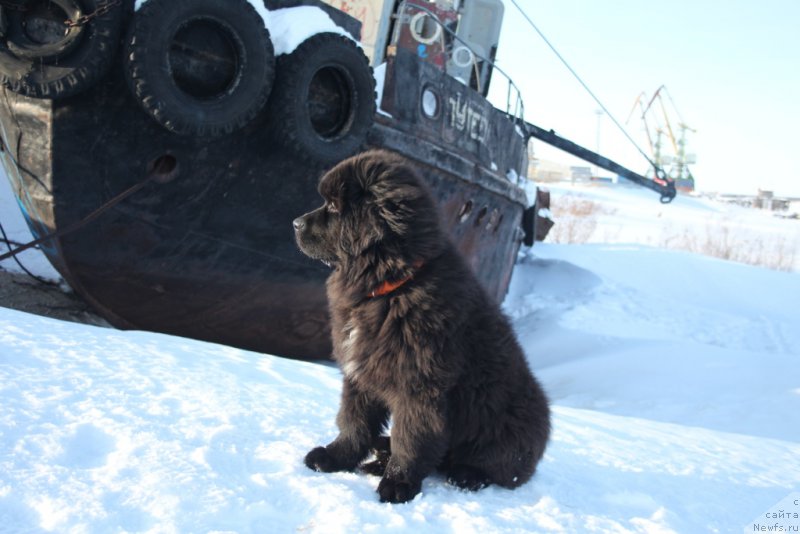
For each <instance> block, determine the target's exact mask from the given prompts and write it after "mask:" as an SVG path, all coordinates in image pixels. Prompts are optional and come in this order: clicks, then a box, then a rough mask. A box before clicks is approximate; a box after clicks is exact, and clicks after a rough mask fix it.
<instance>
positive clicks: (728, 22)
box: [493, 0, 800, 196]
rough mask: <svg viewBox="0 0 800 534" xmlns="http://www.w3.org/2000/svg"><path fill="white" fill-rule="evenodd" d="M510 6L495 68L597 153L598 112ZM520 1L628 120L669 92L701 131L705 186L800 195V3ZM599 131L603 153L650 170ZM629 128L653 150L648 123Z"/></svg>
mask: <svg viewBox="0 0 800 534" xmlns="http://www.w3.org/2000/svg"><path fill="white" fill-rule="evenodd" d="M504 1H505V3H506V11H505V22H504V27H503V34H502V36H501V41H500V48H499V52H498V64H499V65H500V66H501V68H503V69H504V70H505V71H507V72H508V73H509V74H510V75H511V77H512V78H513V79H514V81H515V83H516V84H517V85H518V86H520V87H521V88H522V91H523V98H524V101H525V106H526V118H527V120H529V121H530V122H533V123H534V124H537V125H539V126H542V127H545V128H548V129H550V128H552V129H554V130H555V131H556V132H558V133H560V134H561V135H563V136H565V137H567V138H568V139H571V140H573V141H575V142H577V143H580V144H583V145H585V146H586V147H587V148H592V149H594V148H595V145H596V137H597V115H596V113H595V110H597V109H598V106H597V105H596V104H595V103H594V101H593V100H592V99H591V97H590V96H589V95H588V94H587V93H586V92H585V91H584V89H583V88H582V87H581V86H580V85H579V83H578V82H577V81H576V80H575V79H574V78H573V77H572V75H571V74H570V73H569V71H567V69H566V68H565V67H563V65H562V64H561V63H560V61H559V60H558V59H557V58H556V56H555V55H554V54H553V53H552V52H551V51H550V49H549V48H548V47H547V45H546V44H545V43H544V41H542V39H541V38H540V37H539V36H538V35H537V34H536V33H535V32H534V31H533V29H532V28H531V27H530V26H529V25H528V24H527V22H525V20H524V19H523V17H522V16H521V15H520V14H519V12H518V11H517V9H516V7H514V6H513V5H512V4H511V3H510V2H509V1H508V0H504ZM517 2H518V3H519V5H520V6H521V7H522V8H523V9H524V10H525V11H526V13H527V14H528V16H529V17H530V18H531V19H532V20H533V21H534V23H536V25H537V26H538V27H539V29H540V30H541V31H542V32H543V33H544V34H545V36H547V38H548V39H549V40H550V41H551V43H553V45H554V46H555V47H556V49H558V51H559V52H560V53H561V55H562V56H564V58H565V59H566V60H567V61H568V62H569V63H570V64H571V66H572V67H573V69H575V70H576V71H577V73H578V74H579V75H580V76H581V77H582V78H583V80H584V81H585V82H586V83H587V85H588V86H589V87H590V88H591V89H592V90H593V91H594V93H595V94H596V95H597V96H598V97H599V98H600V100H601V101H602V102H603V103H604V104H605V106H606V107H607V108H608V109H609V111H610V112H611V113H612V114H613V115H614V116H615V117H616V118H617V120H619V121H620V122H622V123H624V121H625V119H626V118H627V116H628V114H629V113H630V110H631V108H632V106H633V104H634V101H635V100H636V97H637V95H638V94H639V93H640V92H641V91H645V92H646V93H647V94H648V95H652V94H653V92H654V91H655V90H656V89H657V88H658V87H659V86H660V85H661V84H665V85H666V86H667V88H668V90H669V93H670V94H671V95H672V97H673V99H674V101H675V104H676V106H677V108H678V110H679V111H680V113H681V115H682V117H683V119H684V120H685V121H686V123H687V124H688V125H689V126H691V127H693V128H695V129H697V133H695V134H690V137H689V138H688V151H689V152H693V153H696V154H697V164H696V165H695V166H694V167H693V170H694V175H695V178H696V180H697V186H698V189H700V190H706V191H722V192H740V193H755V192H756V191H757V189H758V188H762V189H771V190H774V191H775V192H776V194H779V195H791V196H800V170H799V169H800V161H798V157H797V156H798V154H800V146H798V145H800V135H799V134H798V130H800V1H798V0H794V1H790V0H761V1H760V2H754V1H742V0H734V1H712V0H695V1H689V0H673V1H671V2H650V1H645V0H606V1H601V0H546V1H545V0H541V1H540V0H517ZM496 81H499V80H496ZM493 84H494V86H493V89H494V90H495V91H496V90H497V89H501V87H500V86H502V84H497V83H495V82H493ZM499 92H500V93H502V94H503V98H502V100H503V101H504V95H505V92H504V91H499ZM493 99H494V101H495V104H496V105H498V106H499V105H500V102H499V101H498V98H497V95H496V93H493ZM675 121H676V122H677V119H675ZM601 125H602V126H601V135H600V151H601V153H603V154H604V155H606V156H608V157H610V158H612V159H615V160H618V161H619V162H620V163H623V164H627V165H629V166H631V168H633V169H634V170H637V171H639V172H643V171H644V170H645V169H646V167H647V163H646V161H644V159H643V158H642V156H640V155H639V154H638V152H636V151H635V149H633V148H632V147H631V146H630V143H629V142H628V141H627V140H626V139H625V138H624V137H623V135H622V134H621V133H619V132H618V130H617V129H616V128H615V127H614V126H613V125H612V123H611V121H610V120H609V119H608V118H606V117H603V118H602V121H601ZM673 126H674V125H673ZM628 130H629V132H630V133H631V135H632V136H633V137H634V138H635V139H636V140H637V141H639V144H640V146H642V148H644V149H645V150H647V142H646V138H645V136H644V130H643V127H642V125H641V121H634V120H633V119H632V120H631V122H630V123H629V125H628ZM536 149H537V153H538V155H540V156H541V157H542V158H546V159H555V160H559V159H563V160H564V161H565V162H570V161H571V160H570V159H569V158H568V157H566V156H562V154H563V153H561V152H558V151H551V150H548V149H547V147H546V146H545V145H543V144H542V143H537V144H536Z"/></svg>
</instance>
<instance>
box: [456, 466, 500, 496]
mask: <svg viewBox="0 0 800 534" xmlns="http://www.w3.org/2000/svg"><path fill="white" fill-rule="evenodd" d="M447 482H448V483H449V484H452V485H453V486H457V487H459V488H461V489H463V490H467V491H478V490H479V489H483V488H485V487H486V486H489V485H491V483H492V482H491V480H489V477H488V476H486V473H484V472H483V471H481V470H480V469H478V468H477V467H472V466H469V465H456V466H453V467H451V468H450V469H448V470H447Z"/></svg>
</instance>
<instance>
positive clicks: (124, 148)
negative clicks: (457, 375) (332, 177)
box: [0, 57, 526, 359]
mask: <svg viewBox="0 0 800 534" xmlns="http://www.w3.org/2000/svg"><path fill="white" fill-rule="evenodd" d="M403 61H406V62H409V63H408V65H404V66H403V65H399V64H395V62H392V64H391V65H390V66H389V73H388V76H387V82H386V83H387V88H386V89H387V90H386V92H385V93H384V101H383V106H382V107H383V110H384V111H383V113H380V114H379V115H378V116H377V117H376V121H375V124H374V125H373V127H372V129H371V130H370V132H369V135H368V137H367V146H368V147H380V148H386V149H389V150H394V151H396V152H399V153H401V154H403V155H405V156H407V157H409V158H410V159H411V160H412V161H413V162H414V163H415V164H416V165H417V166H418V168H419V169H420V172H421V173H422V175H423V176H424V177H425V178H426V179H427V181H428V182H429V183H430V184H431V187H432V189H433V191H434V193H435V195H436V197H437V198H438V200H439V203H440V206H441V208H442V217H443V224H444V225H445V226H446V227H447V228H449V229H450V233H451V235H452V237H453V239H454V241H455V242H456V244H457V246H458V247H459V248H460V249H461V251H462V252H463V253H464V254H465V256H466V257H467V259H468V261H469V262H470V264H471V265H472V266H473V268H474V270H475V271H476V273H477V274H478V277H479V279H480V281H481V283H482V284H483V285H484V287H485V288H486V290H487V291H488V292H489V294H490V295H492V296H493V297H495V298H496V299H498V300H501V299H502V297H503V296H504V294H505V292H506V290H507V287H508V283H509V280H510V276H511V270H512V268H513V264H514V260H515V257H516V253H517V250H518V248H519V245H520V240H521V235H520V229H519V227H520V222H521V220H522V214H523V210H524V209H525V207H526V206H525V204H526V200H525V195H524V194H523V193H522V191H521V190H520V189H519V188H517V187H516V186H515V185H514V184H512V183H510V182H509V181H508V180H507V179H506V178H505V176H504V174H501V171H498V170H493V169H492V166H495V167H497V164H496V163H495V160H497V159H498V158H501V159H502V158H506V159H508V160H509V161H511V162H513V166H511V165H512V164H511V163H509V162H507V161H502V166H501V167H498V169H499V168H503V169H504V170H507V168H513V169H515V170H518V169H521V168H522V165H523V164H524V147H523V144H522V142H521V141H518V140H514V141H513V143H511V144H512V145H514V143H516V145H514V146H515V147H516V148H515V149H514V150H512V151H511V155H510V156H509V155H508V154H509V150H508V145H509V142H510V141H509V140H508V139H501V137H502V136H503V135H507V134H506V133H502V132H501V133H498V132H494V133H492V132H483V133H482V134H481V135H480V136H478V138H476V136H475V132H474V131H472V132H470V131H468V130H467V131H465V130H464V129H463V128H461V130H459V124H458V123H457V122H456V121H455V120H454V119H452V117H451V118H448V117H449V116H448V115H447V113H443V114H442V116H441V118H440V120H439V122H435V121H430V122H431V124H423V122H424V121H422V122H421V119H417V120H409V117H408V116H405V115H409V114H411V113H412V111H413V110H416V109H417V108H418V107H419V106H418V104H417V103H416V102H406V100H405V99H407V98H406V96H404V95H403V94H401V92H399V91H397V90H396V89H395V88H396V87H400V86H401V85H403V84H408V83H414V84H417V85H415V87H419V86H421V85H420V81H421V79H424V78H426V77H427V78H430V79H431V80H433V79H435V80H436V83H437V84H438V85H437V87H438V88H439V89H440V90H441V91H442V94H443V95H444V100H443V102H445V103H446V102H447V99H448V98H450V99H452V100H453V102H455V103H454V104H453V106H452V110H451V111H452V112H453V113H457V112H459V110H460V109H464V108H463V107H461V98H462V95H461V93H463V92H464V91H461V90H460V89H459V88H458V87H449V86H448V85H447V84H449V83H455V84H456V85H457V82H454V81H448V80H449V79H446V77H443V76H440V75H439V74H437V72H434V71H432V70H426V69H429V68H430V67H429V66H427V65H421V66H420V65H417V66H414V62H413V61H412V59H411V58H403V57H400V58H398V59H397V60H396V62H403ZM400 66H402V67H403V69H402V70H401V69H400V68H399V67H400ZM121 72H122V69H121V68H117V67H116V66H115V67H114V68H112V69H111V71H110V73H109V74H108V75H107V76H106V77H105V78H104V79H103V80H101V81H100V83H98V84H96V85H95V86H94V87H92V88H90V89H89V90H87V91H85V92H82V93H80V94H78V95H75V96H72V97H68V98H65V99H61V100H56V101H53V100H48V99H33V98H28V97H25V96H21V95H19V94H16V93H14V92H11V91H9V90H6V89H2V95H0V125H2V136H3V153H2V157H3V161H4V164H5V167H6V171H7V175H8V177H9V179H10V181H11V184H12V187H13V190H14V192H15V193H16V195H17V196H18V199H19V203H20V206H21V208H22V210H23V213H24V215H25V217H26V219H27V221H28V224H29V226H30V228H31V231H32V232H33V234H34V235H35V236H37V237H38V236H43V235H46V234H48V233H50V232H54V231H58V230H60V229H64V228H66V227H68V226H70V225H72V224H74V223H76V222H78V221H81V220H82V219H84V218H85V217H86V216H87V215H88V214H90V213H92V212H93V211H94V210H96V209H97V208H98V207H99V206H102V205H103V204H104V203H106V202H108V201H109V200H111V199H113V198H114V197H115V196H117V195H118V194H120V193H121V192H123V191H125V190H127V189H128V188H131V187H133V186H135V185H136V184H138V183H140V182H142V181H144V180H146V179H147V177H148V176H149V173H150V171H151V170H152V168H153V166H154V164H155V162H157V161H159V159H160V158H162V159H163V158H165V157H168V158H171V161H173V162H174V163H175V165H176V168H175V170H174V172H173V173H170V176H169V177H168V179H165V180H158V181H149V182H148V183H147V184H146V185H144V187H142V188H141V189H140V190H139V191H137V192H136V193H135V194H133V195H131V196H130V197H129V198H127V199H126V200H124V201H123V202H121V203H119V204H117V205H115V206H114V207H112V208H110V209H107V210H105V211H103V213H102V214H101V215H100V216H99V217H97V218H96V219H94V220H92V221H91V222H90V223H87V224H85V225H82V226H80V227H79V228H78V229H76V230H74V231H72V232H70V233H68V234H66V235H62V236H60V237H57V238H54V239H51V240H48V241H47V242H45V243H44V245H43V246H42V251H43V252H44V253H45V254H46V256H47V257H48V259H49V260H50V262H51V263H52V264H53V265H54V266H55V268H56V269H57V270H58V271H59V272H60V273H61V275H62V276H63V277H64V279H65V280H66V281H67V283H68V284H69V285H70V286H71V287H72V288H73V289H74V290H75V291H76V292H77V293H78V294H80V295H81V296H82V297H83V298H85V299H86V300H87V301H88V302H89V303H90V304H91V305H92V306H93V307H94V308H95V309H96V310H97V311H98V312H99V313H100V314H101V315H102V316H103V317H105V318H106V319H107V320H108V321H109V322H110V323H111V324H113V325H114V326H116V327H119V328H123V329H142V330H149V331H157V332H165V333H169V334H174V335H179V336H185V337H190V338H195V339H201V340H207V341H213V342H217V343H223V344H226V345H231V346H235V347H240V348H244V349H249V350H255V351H260V352H268V353H274V354H280V355H285V356H289V357H295V358H303V359H314V358H325V357H328V356H329V354H330V332H329V326H328V313H327V303H326V297H325V292H324V280H325V279H326V277H327V275H328V274H329V271H328V269H327V268H326V267H325V266H323V265H322V264H320V263H315V262H313V261H311V260H309V259H308V258H306V257H305V256H303V255H302V254H301V253H300V252H299V250H298V249H297V246H296V244H295V243H294V235H293V232H292V226H291V222H292V220H293V219H294V218H296V217H297V216H298V215H300V214H302V213H305V212H307V211H309V210H311V209H312V208H314V207H315V206H317V205H318V204H319V202H320V198H319V196H318V193H317V191H316V184H317V181H318V179H319V177H320V176H321V174H322V173H323V172H324V171H325V167H324V166H321V165H317V164H314V163H313V158H299V157H298V156H296V155H294V154H293V153H288V152H287V151H286V150H284V149H282V148H281V147H280V146H279V145H276V143H275V142H274V140H273V136H271V135H270V132H269V131H268V128H266V127H265V121H264V120H257V121H255V122H253V123H251V124H250V125H248V126H247V127H245V128H244V129H243V130H241V131H239V132H236V133H235V134H232V135H230V136H223V137H221V138H218V139H211V140H209V139H204V138H198V137H187V136H181V135H176V134H173V133H171V132H169V131H167V130H166V129H164V128H163V127H161V126H160V125H159V124H157V123H156V122H155V121H153V120H152V118H150V117H149V116H148V115H147V114H146V113H144V112H143V111H142V109H141V108H140V107H139V106H138V105H137V103H136V101H135V100H134V99H133V97H132V96H131V95H130V93H129V91H128V90H127V87H126V84H125V80H124V79H123V76H122V74H121ZM404 77H405V78H404ZM453 91H455V92H459V91H461V92H459V93H458V95H459V96H458V102H456V100H455V99H453V98H452V97H453V95H454V94H455V93H453ZM448 95H449V96H448ZM418 96H419V95H418ZM463 98H465V102H466V100H468V98H469V95H465V96H464V97H463ZM475 102H479V100H477V99H476V100H475ZM484 102H485V101H484ZM412 108H413V110H412ZM475 113H478V112H477V111H476V112H475ZM491 113H492V112H490V111H485V112H484V114H485V115H486V116H487V118H488V119H491V118H492V117H491ZM409 116H410V115H409ZM453 117H456V115H453ZM497 117H499V112H498V115H497ZM451 119H452V120H451ZM498 120H499V119H498ZM503 120H505V119H503ZM448 121H449V122H448ZM506 122H507V121H506ZM448 132H450V133H449V134H448ZM490 133H491V134H492V136H493V137H492V139H491V140H489V143H490V144H494V145H496V146H495V150H494V153H493V152H492V150H487V148H486V145H487V136H488V135H489V134H490ZM501 134H502V135H501ZM448 135H449V137H450V139H446V138H447V137H448ZM481 136H482V137H483V138H480V137H481ZM503 144H505V145H506V146H505V147H504V148H502V150H501V147H502V146H503ZM517 145H519V146H517ZM489 160H491V161H489ZM498 161H499V160H498Z"/></svg>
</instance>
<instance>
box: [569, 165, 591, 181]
mask: <svg viewBox="0 0 800 534" xmlns="http://www.w3.org/2000/svg"><path fill="white" fill-rule="evenodd" d="M569 175H570V178H571V179H572V181H573V182H589V181H591V180H592V168H591V167H580V166H572V167H570V168H569Z"/></svg>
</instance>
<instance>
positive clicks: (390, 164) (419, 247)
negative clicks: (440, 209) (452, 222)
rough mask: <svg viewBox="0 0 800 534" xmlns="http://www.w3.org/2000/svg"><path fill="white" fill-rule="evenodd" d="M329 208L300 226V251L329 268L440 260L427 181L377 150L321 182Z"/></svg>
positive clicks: (345, 163)
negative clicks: (371, 261) (374, 261)
mask: <svg viewBox="0 0 800 534" xmlns="http://www.w3.org/2000/svg"><path fill="white" fill-rule="evenodd" d="M318 190H319V193H320V195H321V196H322V198H323V201H324V202H323V204H322V206H320V207H319V208H317V209H316V210H314V211H312V212H310V213H307V214H305V215H303V216H302V217H298V218H297V219H295V220H294V223H293V224H294V229H295V237H296V239H297V244H298V246H299V247H300V250H302V251H303V253H305V254H306V255H307V256H309V257H311V258H314V259H318V260H322V261H323V262H325V263H326V264H329V265H331V264H339V263H342V262H347V261H352V260H354V259H356V258H361V257H365V256H374V257H376V258H380V261H381V262H383V263H386V262H389V263H391V264H394V266H395V267H401V266H402V265H404V264H405V265H410V264H412V263H413V262H415V261H419V260H426V259H428V258H430V257H431V256H433V255H435V254H436V252H437V251H438V249H439V248H440V247H441V235H440V228H439V217H438V214H437V211H436V206H435V204H434V201H433V199H432V197H431V195H430V193H429V192H428V189H427V187H426V186H425V184H424V182H423V181H422V179H421V178H420V177H419V176H418V174H417V173H416V171H415V170H414V169H413V167H412V166H411V165H410V163H409V162H408V161H407V160H405V159H404V158H402V157H400V156H398V155H396V154H393V153H390V152H386V151H383V150H371V151H368V152H364V153H362V154H359V155H357V156H354V157H352V158H349V159H347V160H345V161H343V162H341V163H340V164H338V165H337V166H336V167H334V168H333V169H331V170H330V171H328V172H327V173H326V174H325V175H324V176H323V177H322V179H321V180H320V182H319V187H318Z"/></svg>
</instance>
